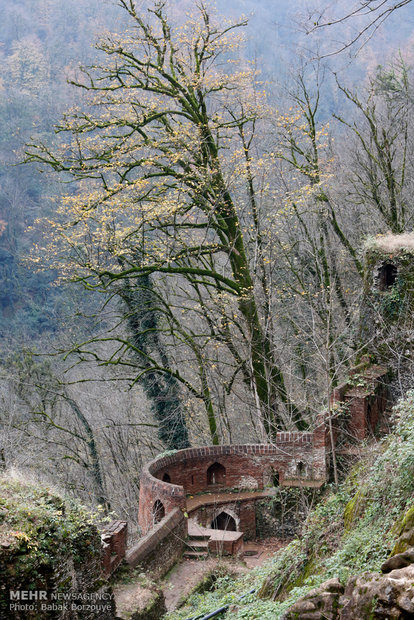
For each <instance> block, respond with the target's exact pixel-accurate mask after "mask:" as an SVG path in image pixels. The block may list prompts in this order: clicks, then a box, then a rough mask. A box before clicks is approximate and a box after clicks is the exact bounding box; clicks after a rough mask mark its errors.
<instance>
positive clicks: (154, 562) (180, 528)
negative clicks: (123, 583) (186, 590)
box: [125, 508, 187, 579]
mask: <svg viewBox="0 0 414 620" xmlns="http://www.w3.org/2000/svg"><path fill="white" fill-rule="evenodd" d="M186 538H187V520H186V518H185V517H184V515H183V513H182V512H181V510H180V509H179V508H173V510H172V511H171V512H169V513H168V514H167V515H166V516H165V517H164V518H163V519H162V521H160V522H159V523H158V524H157V525H155V526H154V527H153V528H152V529H151V531H150V532H149V533H148V534H147V535H146V536H144V537H143V538H141V539H140V540H139V541H138V542H137V543H136V544H135V545H134V546H133V547H131V548H130V549H128V551H127V553H126V555H125V560H126V562H127V563H128V564H129V565H130V566H132V567H136V566H139V567H140V568H141V569H142V570H143V571H150V572H151V576H152V578H153V579H158V578H160V577H162V576H163V575H165V574H166V573H167V572H168V571H169V570H170V568H171V567H172V566H174V564H175V563H176V562H178V560H179V559H180V558H181V556H182V553H183V549H184V547H185V541H186Z"/></svg>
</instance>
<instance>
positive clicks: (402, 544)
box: [391, 506, 414, 556]
mask: <svg viewBox="0 0 414 620" xmlns="http://www.w3.org/2000/svg"><path fill="white" fill-rule="evenodd" d="M409 547H414V506H411V508H409V510H407V512H406V513H405V515H404V518H403V520H402V523H401V527H400V529H399V532H398V540H397V542H396V543H395V545H394V548H393V550H392V551H391V556H393V555H396V554H397V553H402V552H403V551H406V550H407V549H408V548H409Z"/></svg>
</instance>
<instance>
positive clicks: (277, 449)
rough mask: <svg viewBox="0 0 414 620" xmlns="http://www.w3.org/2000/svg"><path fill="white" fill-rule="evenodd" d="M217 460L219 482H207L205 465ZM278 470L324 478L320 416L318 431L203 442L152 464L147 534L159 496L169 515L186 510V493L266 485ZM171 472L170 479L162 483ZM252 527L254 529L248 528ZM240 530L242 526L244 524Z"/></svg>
mask: <svg viewBox="0 0 414 620" xmlns="http://www.w3.org/2000/svg"><path fill="white" fill-rule="evenodd" d="M214 463H219V464H220V465H222V466H224V468H225V475H224V476H223V477H222V478H221V479H220V484H217V485H211V484H210V485H209V484H208V482H209V481H208V475H207V470H208V469H209V467H210V466H211V465H213V464H214ZM275 473H277V474H278V477H279V482H280V484H283V482H284V480H285V479H286V480H289V481H292V482H293V483H298V482H299V481H300V480H303V481H304V482H305V481H319V482H321V481H324V480H325V427H324V423H323V418H320V420H319V424H318V426H317V429H316V431H315V432H314V433H309V432H290V433H289V432H284V433H278V435H277V439H276V442H275V443H274V444H248V445H232V446H205V447H201V448H188V449H186V450H179V451H177V452H175V453H174V454H172V455H169V456H165V457H161V458H159V459H156V460H154V461H152V462H151V463H149V464H148V465H147V466H146V467H145V468H144V470H143V473H142V476H141V489H140V502H139V525H140V527H141V530H142V533H143V534H146V533H147V532H148V531H149V530H150V529H151V528H152V527H153V525H154V513H153V509H154V505H155V502H156V501H157V500H159V501H160V502H161V503H162V504H163V506H164V509H165V513H166V514H168V512H170V511H171V510H173V509H174V508H180V509H181V510H182V511H185V510H186V499H185V498H186V495H187V494H191V495H194V494H196V493H202V492H206V491H213V490H218V489H223V490H224V489H246V488H259V489H260V488H263V487H265V486H266V485H269V484H271V477H272V475H274V474H275ZM165 474H168V475H169V476H170V479H171V483H168V482H163V481H162V478H163V477H164V475H165ZM249 529H251V528H250V527H249ZM242 531H244V530H243V529H242Z"/></svg>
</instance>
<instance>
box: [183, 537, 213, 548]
mask: <svg viewBox="0 0 414 620" xmlns="http://www.w3.org/2000/svg"><path fill="white" fill-rule="evenodd" d="M186 545H187V547H188V548H189V549H191V550H192V551H207V550H208V540H192V539H190V540H187V542H186Z"/></svg>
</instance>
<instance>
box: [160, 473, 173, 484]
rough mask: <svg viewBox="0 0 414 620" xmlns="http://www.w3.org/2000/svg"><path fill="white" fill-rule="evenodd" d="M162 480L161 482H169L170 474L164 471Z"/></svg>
mask: <svg viewBox="0 0 414 620" xmlns="http://www.w3.org/2000/svg"><path fill="white" fill-rule="evenodd" d="M162 481H163V482H171V476H170V475H169V474H167V472H165V474H164V475H163V477H162Z"/></svg>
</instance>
